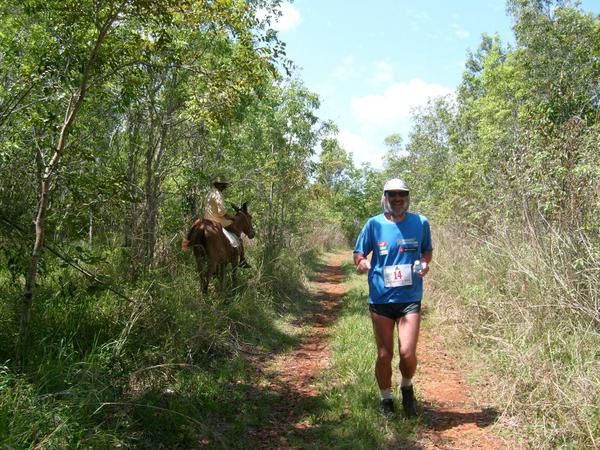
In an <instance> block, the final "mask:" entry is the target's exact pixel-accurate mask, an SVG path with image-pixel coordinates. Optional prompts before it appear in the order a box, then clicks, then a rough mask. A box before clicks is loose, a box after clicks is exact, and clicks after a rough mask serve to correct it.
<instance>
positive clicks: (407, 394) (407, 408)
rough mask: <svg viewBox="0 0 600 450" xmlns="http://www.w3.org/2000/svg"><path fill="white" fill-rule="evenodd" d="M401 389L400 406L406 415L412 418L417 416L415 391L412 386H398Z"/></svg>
mask: <svg viewBox="0 0 600 450" xmlns="http://www.w3.org/2000/svg"><path fill="white" fill-rule="evenodd" d="M400 390H401V391H402V408H403V409H404V414H406V417H408V418H412V417H416V416H417V401H416V400H415V393H414V390H413V387H412V384H411V385H410V386H405V387H402V388H400Z"/></svg>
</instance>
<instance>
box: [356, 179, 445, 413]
mask: <svg viewBox="0 0 600 450" xmlns="http://www.w3.org/2000/svg"><path fill="white" fill-rule="evenodd" d="M409 204H410V196H409V189H408V185H407V184H406V183H405V182H404V181H402V180H401V179H399V178H392V179H391V180H388V181H387V182H386V183H385V185H384V187H383V195H382V197H381V206H382V208H383V213H382V214H379V215H377V216H374V217H371V218H370V219H369V220H368V221H367V223H366V224H365V225H364V227H363V229H362V231H361V232H360V235H359V236H358V239H357V240H356V245H355V247H354V264H355V265H356V270H357V271H358V272H359V273H365V272H369V276H368V278H369V310H370V312H371V320H372V322H373V333H374V335H375V341H376V344H377V361H376V363H375V377H376V379H377V384H378V385H379V390H380V411H381V413H382V414H383V415H384V416H385V417H388V418H389V417H393V415H394V413H395V407H394V398H393V394H392V358H393V356H394V328H396V327H397V328H398V348H399V353H400V372H401V374H402V378H401V381H400V390H401V392H402V406H403V409H404V413H405V414H406V416H407V417H415V416H416V415H417V409H416V401H415V397H414V391H413V386H412V378H413V376H414V374H415V371H416V369H417V354H416V351H417V340H418V337H419V326H420V319H421V315H420V311H421V299H422V297H423V279H422V278H423V277H424V276H425V275H426V274H427V272H429V263H430V262H431V258H432V251H433V247H432V244H431V232H430V228H429V222H428V220H427V218H426V217H425V216H422V215H419V214H413V213H410V212H408V207H409ZM369 254H371V260H370V261H369V260H368V259H367V256H368V255H369Z"/></svg>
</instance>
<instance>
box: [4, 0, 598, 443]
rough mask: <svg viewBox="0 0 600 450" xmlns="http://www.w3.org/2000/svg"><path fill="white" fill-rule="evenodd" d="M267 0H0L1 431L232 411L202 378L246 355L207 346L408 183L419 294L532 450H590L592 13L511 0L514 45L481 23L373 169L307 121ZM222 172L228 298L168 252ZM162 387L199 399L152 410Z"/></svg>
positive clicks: (135, 429) (118, 424)
mask: <svg viewBox="0 0 600 450" xmlns="http://www.w3.org/2000/svg"><path fill="white" fill-rule="evenodd" d="M278 5H279V1H277V0H273V1H271V0H252V1H250V0H249V1H236V0H223V1H208V0H167V1H165V0H161V1H154V0H121V1H112V0H110V1H93V0H85V1H64V0H63V1H60V2H59V1H54V0H50V1H43V2H41V1H38V0H29V1H25V2H13V1H10V0H1V1H0V23H1V25H0V173H1V177H0V297H1V299H2V301H1V303H0V442H2V443H3V445H4V446H5V447H6V448H46V447H47V448H66V447H69V448H71V447H94V448H113V447H114V446H115V445H120V446H125V447H129V446H134V447H135V446H139V447H143V446H144V445H143V443H144V442H155V443H156V442H162V443H163V444H164V445H165V446H167V447H168V446H172V445H174V443H176V444H177V445H183V446H188V447H193V446H194V444H193V443H197V442H201V441H202V439H203V436H205V435H206V436H209V435H210V436H212V438H214V435H215V432H214V430H213V428H214V427H213V428H211V426H209V423H210V421H211V419H210V418H211V417H213V416H214V415H217V416H218V417H220V421H221V422H225V423H227V422H228V419H229V417H228V415H227V414H228V413H227V412H226V411H224V410H222V409H219V408H220V406H219V405H217V404H214V403H215V402H216V400H215V398H217V397H218V396H216V397H215V395H212V396H211V393H210V390H211V389H216V387H215V385H216V384H217V381H218V383H221V384H222V383H223V380H231V379H233V378H232V377H235V376H239V373H238V372H236V371H239V370H242V369H240V368H239V367H238V366H233V367H232V366H231V363H230V365H227V364H224V363H223V362H224V361H231V360H233V361H235V360H236V359H235V356H236V355H238V354H239V353H240V349H241V348H242V347H243V346H245V345H256V346H263V347H266V348H269V346H273V348H275V347H276V346H277V345H281V344H280V343H279V344H276V343H274V342H275V341H276V340H279V341H282V340H285V339H284V337H283V336H282V335H281V333H280V332H279V331H277V330H278V328H277V323H278V321H279V320H281V319H282V318H285V317H288V316H290V315H292V316H293V314H294V312H295V308H296V305H295V303H294V298H295V296H296V295H297V294H298V292H301V291H302V289H303V282H304V279H305V276H306V273H307V271H308V270H309V267H310V264H309V263H310V261H312V260H313V259H314V257H315V255H317V254H318V253H319V252H320V251H323V250H324V249H328V248H333V247H336V246H348V245H349V244H351V243H352V242H353V240H354V238H355V237H356V234H357V233H358V231H359V229H360V227H361V225H362V223H363V222H364V221H365V220H366V218H367V217H369V216H370V215H373V214H376V213H378V211H379V209H380V207H379V199H380V196H381V186H382V184H383V182H384V180H385V179H387V178H389V177H391V176H400V177H402V178H404V179H405V180H406V181H407V182H408V184H409V185H410V186H412V187H413V188H414V195H413V196H412V208H413V209H414V210H416V211H419V212H422V213H424V214H426V215H427V216H428V217H429V218H430V220H431V222H432V224H433V229H434V236H435V241H436V262H435V270H433V271H432V273H436V272H437V274H436V275H434V276H432V283H433V284H434V286H435V289H436V292H438V293H439V295H437V296H436V298H434V299H432V301H434V302H435V303H436V308H438V309H439V310H440V311H441V312H442V313H443V315H444V317H446V320H447V321H448V322H451V323H454V324H455V328H456V332H457V337H456V338H457V339H462V340H463V341H462V342H465V343H466V344H467V345H468V346H469V348H473V349H474V351H475V352H477V355H479V356H478V357H479V358H482V359H483V360H484V361H485V363H486V367H488V369H489V371H490V372H493V373H495V374H496V376H497V379H496V384H495V386H494V389H496V391H497V395H498V402H499V404H501V405H503V406H504V408H505V410H504V411H503V412H504V413H505V414H507V415H510V416H511V417H513V418H514V419H515V427H516V429H517V430H520V431H525V433H524V435H526V436H527V439H528V441H529V442H530V443H531V445H535V446H538V445H542V446H546V447H555V446H561V445H562V446H576V447H593V446H595V445H598V443H599V442H598V436H600V428H599V427H600V425H599V424H600V412H599V409H598V405H599V404H600V392H599V391H600V390H599V386H600V375H599V374H600V355H599V352H600V350H599V349H600V338H599V331H600V307H599V305H600V235H599V233H598V230H599V226H600V214H599V213H600V211H599V206H600V152H599V150H598V149H599V147H600V146H599V143H600V139H599V137H600V122H599V112H600V109H599V108H600V62H599V61H600V21H599V17H598V16H597V15H593V14H590V13H586V12H584V11H582V10H580V9H579V8H578V7H577V6H575V5H573V4H571V3H570V2H564V1H558V0H556V1H553V0H509V1H508V2H507V11H508V13H509V14H511V16H512V17H513V20H514V33H515V44H514V45H512V46H508V45H506V44H503V43H502V42H501V41H500V39H499V37H498V36H488V35H484V36H483V37H482V40H481V44H480V46H479V48H478V49H477V50H476V51H475V52H472V54H470V56H469V57H468V59H467V61H466V62H465V71H464V75H463V79H462V82H461V84H460V85H459V86H458V87H457V93H456V95H455V96H449V97H443V98H437V99H432V100H431V101H430V102H429V103H428V104H427V105H426V106H425V107H423V108H420V109H418V110H415V111H414V114H413V121H414V124H415V125H414V127H413V129H412V131H411V132H410V134H409V135H408V136H400V135H391V136H389V137H388V138H387V139H386V145H387V146H388V148H389V153H388V155H387V157H386V161H385V164H384V169H383V170H375V169H373V168H372V167H370V166H368V165H363V166H361V167H355V166H354V165H353V163H352V159H351V158H350V157H349V155H348V153H347V152H346V150H345V149H344V148H343V147H342V146H341V145H340V143H339V142H338V140H337V139H336V133H337V129H336V126H335V124H334V123H331V122H325V121H322V120H321V119H320V118H319V98H318V96H317V95H316V94H314V93H312V92H310V91H309V90H308V89H307V88H306V87H305V86H304V85H303V83H302V81H301V80H300V79H298V77H297V76H296V75H295V72H294V64H293V61H289V60H288V59H287V58H286V55H285V43H284V42H282V41H280V40H279V38H278V36H277V33H276V32H275V31H273V30H272V29H271V23H272V21H273V20H274V18H275V17H276V16H277V14H278V9H277V7H278ZM216 175H225V176H227V177H229V178H230V179H231V181H232V185H231V188H230V189H229V190H228V191H227V197H228V199H230V200H231V202H232V203H237V204H240V203H241V202H245V201H247V202H249V209H250V211H251V213H252V215H253V218H254V225H255V228H256V229H257V230H258V237H257V238H256V239H254V240H253V241H247V243H246V246H247V253H248V254H249V257H250V261H251V263H252V265H253V267H254V269H253V270H251V271H246V272H244V273H243V274H241V275H240V278H242V284H241V287H239V288H238V289H237V290H236V291H235V295H233V296H228V297H227V298H225V297H223V295H222V294H221V293H219V291H218V290H217V289H211V291H210V292H209V293H208V294H207V295H202V294H201V293H200V290H199V283H198V275H197V273H196V271H195V267H194V264H193V262H192V258H191V256H190V255H189V254H185V253H183V252H182V251H181V241H182V239H183V238H184V237H185V235H186V233H187V230H188V228H189V226H190V225H191V223H192V222H193V220H194V219H195V218H196V217H198V216H199V215H200V214H201V211H202V207H203V205H202V199H203V198H204V195H205V194H206V192H207V190H208V189H209V187H210V180H211V179H212V178H213V177H214V176H216ZM465 310H468V311H469V314H464V311H465ZM460 311H463V313H460ZM278 333H279V334H278ZM265 336H270V337H271V339H272V341H273V342H271V341H268V339H267V340H265ZM232 358H233V359H232ZM219 367H221V369H219ZM223 367H224V368H223ZM225 368H226V369H227V370H225ZM173 386H177V390H178V391H181V392H185V390H186V389H190V390H193V391H194V392H195V393H196V394H195V395H196V397H195V398H194V401H193V402H192V401H189V399H187V400H186V399H185V398H183V397H182V398H178V399H176V400H173V399H171V400H169V401H168V404H165V401H166V400H165V398H164V396H163V395H162V394H161V393H164V390H165V389H167V387H168V389H173ZM202 402H204V403H202ZM198 404H202V407H198V406H197V405H198ZM194 405H195V406H194ZM211 408H212V409H211ZM211 411H212V412H211ZM215 411H216V412H215ZM166 412H168V413H166ZM211 414H212V415H211ZM238 419H239V418H238ZM245 420H246V422H244V421H242V422H241V424H239V425H236V427H237V428H236V429H237V430H238V432H241V433H243V432H244V430H245V427H248V426H250V425H251V418H246V419H245ZM211 430H212V431H211ZM226 435H227V434H226V433H221V434H219V436H220V439H225V441H222V445H223V446H224V447H227V446H228V444H230V442H228V441H227V440H226V439H227V438H226V437H224V436H226ZM234 436H235V435H234ZM232 439H234V438H232Z"/></svg>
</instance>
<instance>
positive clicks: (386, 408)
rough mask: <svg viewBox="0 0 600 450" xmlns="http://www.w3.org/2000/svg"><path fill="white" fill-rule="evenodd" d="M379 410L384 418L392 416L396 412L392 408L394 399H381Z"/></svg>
mask: <svg viewBox="0 0 600 450" xmlns="http://www.w3.org/2000/svg"><path fill="white" fill-rule="evenodd" d="M379 412H380V413H381V415H382V416H383V417H385V418H386V419H391V418H393V417H394V414H395V412H396V411H395V408H394V399H392V398H386V399H383V400H381V403H380V404H379Z"/></svg>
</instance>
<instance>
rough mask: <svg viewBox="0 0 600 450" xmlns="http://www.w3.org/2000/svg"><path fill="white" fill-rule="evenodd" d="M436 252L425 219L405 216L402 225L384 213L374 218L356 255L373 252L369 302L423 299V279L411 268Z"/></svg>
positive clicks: (366, 226) (363, 236) (418, 216)
mask: <svg viewBox="0 0 600 450" xmlns="http://www.w3.org/2000/svg"><path fill="white" fill-rule="evenodd" d="M432 249H433V247H432V244H431V230H430V228H429V221H428V220H427V218H426V217H425V216H422V215H419V214H413V213H410V212H407V213H406V216H405V218H404V220H403V221H401V222H396V223H394V222H392V221H390V220H388V219H386V218H385V216H384V215H383V214H380V215H378V216H375V217H371V218H370V219H369V220H368V221H367V223H366V224H365V226H364V227H363V229H362V231H361V232H360V234H359V236H358V239H357V240H356V245H355V246H354V253H361V254H363V255H364V256H368V255H369V253H372V257H371V269H370V270H369V303H377V304H381V303H406V302H417V301H421V299H422V298H423V279H422V278H421V277H420V276H418V275H417V274H415V273H413V270H412V265H413V263H414V262H415V260H417V259H421V255H422V254H423V253H424V252H427V251H431V250H432Z"/></svg>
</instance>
